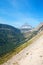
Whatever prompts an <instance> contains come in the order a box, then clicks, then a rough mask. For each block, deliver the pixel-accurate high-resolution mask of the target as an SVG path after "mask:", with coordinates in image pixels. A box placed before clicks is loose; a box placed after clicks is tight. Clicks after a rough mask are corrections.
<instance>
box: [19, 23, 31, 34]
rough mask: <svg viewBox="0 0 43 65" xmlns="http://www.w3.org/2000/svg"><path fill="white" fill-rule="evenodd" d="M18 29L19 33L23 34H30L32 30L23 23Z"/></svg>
mask: <svg viewBox="0 0 43 65" xmlns="http://www.w3.org/2000/svg"><path fill="white" fill-rule="evenodd" d="M20 29H21V32H23V33H26V32H30V31H31V30H32V26H31V25H28V24H27V23H25V24H24V25H22V26H21V28H20Z"/></svg>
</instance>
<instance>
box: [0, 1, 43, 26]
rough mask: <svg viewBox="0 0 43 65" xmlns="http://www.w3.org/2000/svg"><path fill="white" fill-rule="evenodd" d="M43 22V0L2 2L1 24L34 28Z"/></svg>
mask: <svg viewBox="0 0 43 65" xmlns="http://www.w3.org/2000/svg"><path fill="white" fill-rule="evenodd" d="M40 22H43V0H0V23H3V24H9V25H12V26H15V27H20V26H21V25H22V24H24V23H28V24H30V25H32V26H33V27H35V26H37V25H38V24H39V23H40Z"/></svg>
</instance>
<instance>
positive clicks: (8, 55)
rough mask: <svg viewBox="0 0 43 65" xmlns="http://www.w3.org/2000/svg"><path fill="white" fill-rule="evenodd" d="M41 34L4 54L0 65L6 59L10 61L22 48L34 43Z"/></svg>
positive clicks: (0, 59)
mask: <svg viewBox="0 0 43 65" xmlns="http://www.w3.org/2000/svg"><path fill="white" fill-rule="evenodd" d="M42 34H43V32H41V33H40V34H38V35H36V36H35V37H33V38H32V39H31V40H29V41H27V42H25V43H24V44H22V45H21V46H19V47H17V48H16V49H14V50H13V51H11V52H10V53H8V54H6V55H5V56H3V57H2V58H0V64H2V63H4V62H6V61H7V60H8V59H10V58H11V57H12V56H13V55H16V54H17V53H19V52H20V51H21V50H23V49H24V48H26V47H27V46H28V45H30V44H31V43H33V42H34V41H36V40H37V39H38V38H39V37H40V36H41V35H42Z"/></svg>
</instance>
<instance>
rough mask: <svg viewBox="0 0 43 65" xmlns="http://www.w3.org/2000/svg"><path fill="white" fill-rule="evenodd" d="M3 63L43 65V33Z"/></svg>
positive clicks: (9, 64) (4, 64) (11, 64)
mask: <svg viewBox="0 0 43 65" xmlns="http://www.w3.org/2000/svg"><path fill="white" fill-rule="evenodd" d="M2 65H43V35H42V36H41V37H39V38H38V39H37V40H36V41H34V42H33V43H32V44H31V45H30V46H28V47H26V48H25V49H23V50H22V51H21V52H19V53H18V54H17V55H14V56H13V57H12V58H11V59H9V60H8V61H7V62H5V63H3V64H2Z"/></svg>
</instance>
